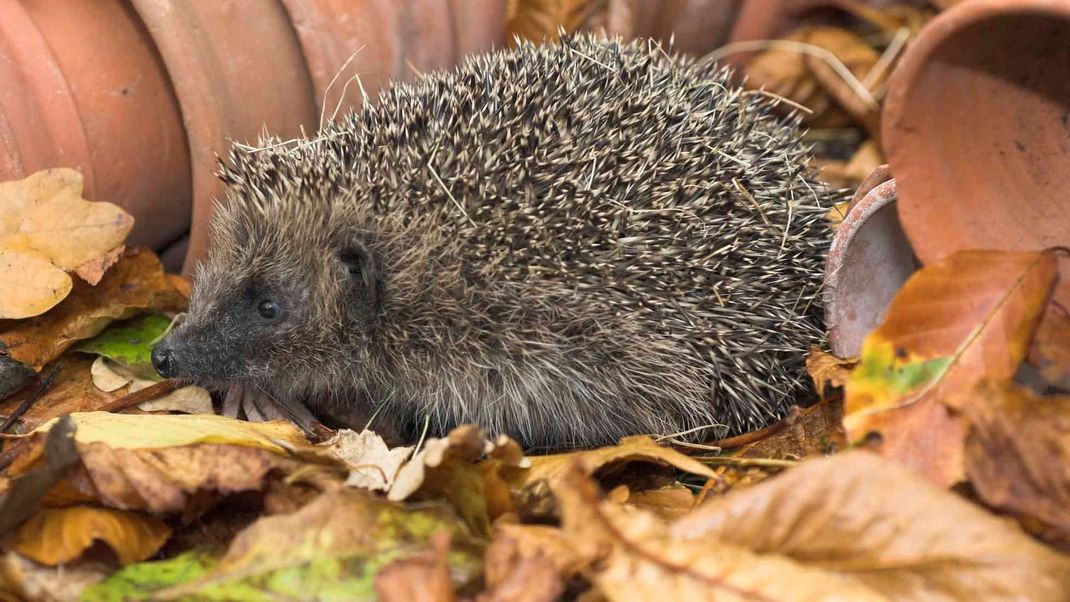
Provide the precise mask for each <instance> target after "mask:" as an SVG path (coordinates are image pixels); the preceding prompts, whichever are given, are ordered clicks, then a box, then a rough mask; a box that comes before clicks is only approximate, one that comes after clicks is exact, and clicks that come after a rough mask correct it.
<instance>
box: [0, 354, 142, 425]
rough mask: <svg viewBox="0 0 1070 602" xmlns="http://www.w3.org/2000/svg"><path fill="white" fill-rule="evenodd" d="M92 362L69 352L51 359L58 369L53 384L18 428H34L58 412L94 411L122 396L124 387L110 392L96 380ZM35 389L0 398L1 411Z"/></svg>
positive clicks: (25, 415) (8, 409) (86, 357)
mask: <svg viewBox="0 0 1070 602" xmlns="http://www.w3.org/2000/svg"><path fill="white" fill-rule="evenodd" d="M92 365H93V358H91V357H89V356H86V355H83V354H80V353H68V354H65V355H63V356H62V357H60V358H59V359H57V360H56V361H54V362H52V363H51V364H50V366H49V368H48V370H52V369H55V370H56V375H55V377H54V378H53V379H52V386H51V387H49V388H48V389H47V390H46V391H45V392H44V394H43V395H42V396H41V398H40V399H38V400H37V402H36V403H34V404H33V405H32V406H30V409H29V410H27V411H26V413H25V414H23V415H22V417H21V418H20V419H19V422H18V423H17V427H16V428H17V432H20V433H25V432H28V431H31V430H33V429H35V428H37V427H39V426H40V425H42V424H44V423H45V422H48V421H49V420H52V419H54V418H56V417H58V416H63V415H66V414H73V413H75V412H93V411H96V410H99V409H101V408H103V407H104V406H106V405H108V404H109V403H111V402H113V401H115V400H116V399H119V398H120V397H122V396H123V394H124V392H125V391H124V390H122V389H121V388H120V389H118V390H115V391H111V392H108V391H101V390H100V389H99V388H97V386H96V385H94V384H93V377H92ZM32 393H33V391H32V388H31V390H25V391H22V392H20V393H19V394H17V395H14V396H12V397H10V398H8V399H5V400H4V401H0V414H3V415H8V414H10V413H11V412H12V411H13V410H14V409H15V408H16V407H18V405H19V404H20V403H22V401H23V400H25V399H26V397H27V396H29V395H31V394H32Z"/></svg>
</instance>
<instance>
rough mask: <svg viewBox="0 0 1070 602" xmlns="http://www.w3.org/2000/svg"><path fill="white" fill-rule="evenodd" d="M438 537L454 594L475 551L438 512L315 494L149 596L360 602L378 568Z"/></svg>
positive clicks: (350, 494) (474, 565) (346, 493)
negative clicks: (192, 576) (442, 537)
mask: <svg viewBox="0 0 1070 602" xmlns="http://www.w3.org/2000/svg"><path fill="white" fill-rule="evenodd" d="M440 531H448V532H449V533H450V534H451V535H452V544H453V545H452V549H451V553H450V555H449V561H450V576H451V578H452V579H453V583H454V585H456V586H458V587H462V586H464V585H467V584H469V582H471V581H472V580H473V579H475V578H477V577H478V567H479V557H480V554H481V553H482V546H481V545H479V544H478V543H477V542H476V541H475V540H473V539H472V538H471V537H470V536H469V535H468V534H467V533H466V532H465V530H464V527H463V526H462V525H461V524H460V523H459V522H458V521H457V519H456V518H455V517H454V516H453V515H452V513H450V512H448V511H446V510H445V509H444V508H442V507H440V506H429V505H426V504H425V505H423V506H422V507H421V508H405V507H402V506H399V505H396V504H392V503H390V502H386V501H384V500H382V499H380V498H377V497H374V496H372V495H369V494H366V493H363V492H360V491H357V490H354V489H343V490H339V491H336V492H333V493H328V494H324V495H321V496H320V497H319V498H317V499H316V500H315V501H313V502H311V503H309V504H307V505H306V506H304V507H303V508H301V509H300V510H297V511H296V512H294V513H292V514H286V515H280V516H270V517H266V518H261V519H260V520H258V521H257V522H255V523H253V524H252V525H251V526H250V527H248V528H247V529H245V530H244V531H242V532H241V533H240V534H238V536H237V537H236V538H235V539H234V541H233V542H232V543H231V545H230V548H229V549H228V550H227V553H226V554H225V555H224V556H223V558H222V559H221V560H220V561H219V564H218V565H216V566H215V568H214V569H212V570H211V571H209V572H208V573H207V574H205V575H203V576H201V577H200V578H198V579H196V580H193V581H191V582H189V583H186V584H184V585H180V586H177V587H173V588H169V589H167V590H163V591H159V592H156V594H155V595H154V599H164V600H173V599H181V598H182V596H188V595H193V594H197V595H198V596H202V597H209V598H211V597H213V596H214V599H235V598H236V597H238V594H239V593H241V594H242V596H240V597H241V598H242V599H248V597H250V596H251V597H256V598H269V599H271V598H287V599H294V598H296V599H304V600H309V599H311V600H318V599H336V600H353V599H367V598H371V597H373V596H374V592H375V589H374V580H375V577H376V574H377V573H378V571H379V569H380V568H381V567H383V566H384V565H386V564H387V563H388V562H390V561H391V560H395V559H398V558H407V557H413V556H417V555H420V554H421V553H422V552H424V551H426V550H427V549H428V548H429V547H430V545H429V541H430V540H431V538H432V537H433V536H434V535H435V534H436V533H438V532H440Z"/></svg>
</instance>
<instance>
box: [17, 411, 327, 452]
mask: <svg viewBox="0 0 1070 602" xmlns="http://www.w3.org/2000/svg"><path fill="white" fill-rule="evenodd" d="M70 416H71V419H73V420H74V423H75V424H76V425H77V427H78V430H77V431H76V432H75V437H74V438H75V440H76V441H77V442H78V443H81V444H88V443H104V444H106V445H107V446H108V447H110V448H112V449H141V448H148V447H174V446H179V445H192V444H194V443H225V444H230V445H244V446H248V447H260V448H264V449H267V450H270V451H274V452H276V453H285V452H286V451H287V450H286V448H285V447H283V446H282V445H280V444H279V443H278V442H283V443H286V444H290V445H306V444H307V441H306V439H305V438H304V436H302V435H301V432H300V431H299V430H298V429H297V427H295V426H293V425H292V424H290V423H289V422H282V421H275V422H246V421H244V420H235V419H233V418H226V417H224V416H216V415H214V414H211V415H209V414H196V415H189V416H161V415H145V414H113V413H111V412H81V413H76V414H71V415H70ZM54 422H55V420H50V421H48V422H46V423H44V424H42V425H41V426H39V427H37V428H36V429H34V431H33V432H35V433H37V432H41V433H44V432H47V431H48V429H50V428H51V427H52V424H53V423H54Z"/></svg>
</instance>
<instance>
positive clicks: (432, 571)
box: [375, 531, 457, 602]
mask: <svg viewBox="0 0 1070 602" xmlns="http://www.w3.org/2000/svg"><path fill="white" fill-rule="evenodd" d="M449 553H450V533H449V531H439V532H438V533H435V534H434V535H433V536H432V537H431V549H430V550H428V551H427V552H424V553H422V554H419V555H417V556H413V557H411V558H402V559H400V560H395V561H394V562H392V563H390V564H388V565H387V566H386V567H384V568H383V570H381V571H379V574H378V575H376V577H375V593H376V595H377V596H378V599H379V600H381V601H382V602H410V601H412V600H420V601H421V602H423V601H425V600H426V601H427V602H452V601H453V600H455V599H456V598H457V596H456V595H455V594H454V592H453V583H452V582H451V581H450V565H449Z"/></svg>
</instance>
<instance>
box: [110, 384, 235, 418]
mask: <svg viewBox="0 0 1070 602" xmlns="http://www.w3.org/2000/svg"><path fill="white" fill-rule="evenodd" d="M136 384H137V386H136V387H135V386H134V385H133V384H132V385H131V386H130V392H131V393H133V392H134V391H138V390H140V389H143V388H145V387H148V386H151V385H153V384H155V383H154V382H153V381H151V380H150V381H138V382H137V383H136ZM137 409H139V410H141V411H142V412H182V413H183V414H213V413H215V410H214V409H213V408H212V394H211V393H209V392H208V389H205V388H203V387H198V386H195V385H190V386H188V387H181V388H178V389H175V390H174V391H171V392H170V393H168V394H167V395H164V396H163V397H157V398H156V399H152V400H149V401H144V402H141V403H139V404H137Z"/></svg>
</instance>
